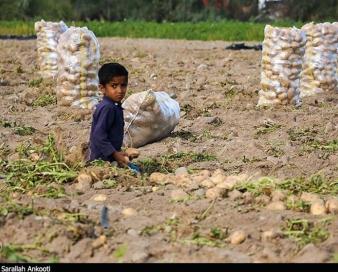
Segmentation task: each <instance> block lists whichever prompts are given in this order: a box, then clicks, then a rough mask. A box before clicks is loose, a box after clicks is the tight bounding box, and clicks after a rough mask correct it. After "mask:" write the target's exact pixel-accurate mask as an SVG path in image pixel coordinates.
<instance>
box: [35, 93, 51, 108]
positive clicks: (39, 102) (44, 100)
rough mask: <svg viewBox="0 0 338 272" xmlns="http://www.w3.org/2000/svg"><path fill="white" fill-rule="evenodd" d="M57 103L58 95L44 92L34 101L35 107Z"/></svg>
mask: <svg viewBox="0 0 338 272" xmlns="http://www.w3.org/2000/svg"><path fill="white" fill-rule="evenodd" d="M54 104H56V96H55V95H51V94H43V95H40V96H39V97H38V98H37V99H36V100H34V102H33V103H32V106H33V107H45V106H48V105H54Z"/></svg>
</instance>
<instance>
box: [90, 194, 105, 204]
mask: <svg viewBox="0 0 338 272" xmlns="http://www.w3.org/2000/svg"><path fill="white" fill-rule="evenodd" d="M91 199H92V200H94V201H97V202H104V201H106V200H107V196H106V195H104V194H97V195H94V196H92V198H91Z"/></svg>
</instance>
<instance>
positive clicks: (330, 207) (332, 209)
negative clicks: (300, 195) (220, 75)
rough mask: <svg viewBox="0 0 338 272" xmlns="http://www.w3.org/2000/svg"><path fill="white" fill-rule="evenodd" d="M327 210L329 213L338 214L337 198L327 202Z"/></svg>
mask: <svg viewBox="0 0 338 272" xmlns="http://www.w3.org/2000/svg"><path fill="white" fill-rule="evenodd" d="M325 208H326V209H327V211H328V212H329V213H332V214H338V199H337V198H331V199H329V200H327V201H326V203H325Z"/></svg>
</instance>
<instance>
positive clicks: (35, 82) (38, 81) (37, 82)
mask: <svg viewBox="0 0 338 272" xmlns="http://www.w3.org/2000/svg"><path fill="white" fill-rule="evenodd" d="M42 81H43V79H42V78H38V79H32V80H30V81H29V82H28V86H29V87H40V84H41V83H42Z"/></svg>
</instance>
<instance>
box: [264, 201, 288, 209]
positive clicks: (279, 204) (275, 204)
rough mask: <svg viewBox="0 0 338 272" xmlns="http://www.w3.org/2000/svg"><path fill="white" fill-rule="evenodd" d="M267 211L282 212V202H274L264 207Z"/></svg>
mask: <svg viewBox="0 0 338 272" xmlns="http://www.w3.org/2000/svg"><path fill="white" fill-rule="evenodd" d="M266 209H267V210H270V211H284V210H285V209H286V207H285V205H284V202H282V201H275V202H272V203H270V204H269V205H267V206H266Z"/></svg>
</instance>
